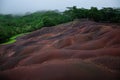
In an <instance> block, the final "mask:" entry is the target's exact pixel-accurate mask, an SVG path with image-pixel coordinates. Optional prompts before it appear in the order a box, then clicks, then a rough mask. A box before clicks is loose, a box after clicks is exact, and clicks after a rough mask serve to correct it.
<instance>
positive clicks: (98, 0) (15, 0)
mask: <svg viewBox="0 0 120 80" xmlns="http://www.w3.org/2000/svg"><path fill="white" fill-rule="evenodd" d="M72 6H77V7H80V8H81V7H83V8H90V7H92V6H93V7H97V8H102V7H120V0H0V13H2V14H24V13H26V12H35V11H40V10H56V9H57V10H59V11H64V10H65V9H66V7H72Z"/></svg>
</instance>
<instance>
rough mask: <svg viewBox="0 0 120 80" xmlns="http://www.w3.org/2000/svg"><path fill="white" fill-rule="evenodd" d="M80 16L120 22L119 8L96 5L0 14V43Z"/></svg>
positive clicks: (8, 41)
mask: <svg viewBox="0 0 120 80" xmlns="http://www.w3.org/2000/svg"><path fill="white" fill-rule="evenodd" d="M82 18H87V19H90V20H95V21H98V22H116V23H120V8H103V9H100V10H98V9H97V8H96V7H91V9H84V8H77V7H76V6H73V7H68V9H67V10H65V11H64V12H59V11H39V12H35V13H28V14H26V15H23V16H18V15H10V14H9V15H3V14H0V43H5V42H6V43H5V44H8V43H12V42H15V38H16V37H17V36H15V35H18V34H22V33H27V32H31V31H34V30H37V29H40V28H42V27H50V26H55V25H58V24H61V23H66V22H69V21H72V20H74V19H82ZM12 36H15V37H12ZM11 37H12V38H11Z"/></svg>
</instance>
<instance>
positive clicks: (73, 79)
mask: <svg viewBox="0 0 120 80" xmlns="http://www.w3.org/2000/svg"><path fill="white" fill-rule="evenodd" d="M119 75H120V25H118V24H112V23H109V24H108V23H96V22H94V21H89V20H75V21H73V22H69V23H65V24H61V25H57V26H53V27H44V28H42V29H40V30H37V31H34V32H31V33H30V34H27V35H25V36H22V37H19V38H17V41H16V42H15V43H13V44H8V45H0V80H119V79H120V77H119Z"/></svg>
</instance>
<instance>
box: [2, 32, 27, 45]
mask: <svg viewBox="0 0 120 80" xmlns="http://www.w3.org/2000/svg"><path fill="white" fill-rule="evenodd" d="M25 34H28V33H22V34H17V35H15V36H13V37H11V38H9V39H8V41H7V42H4V43H2V45H5V44H12V43H14V42H16V38H18V37H20V36H23V35H25Z"/></svg>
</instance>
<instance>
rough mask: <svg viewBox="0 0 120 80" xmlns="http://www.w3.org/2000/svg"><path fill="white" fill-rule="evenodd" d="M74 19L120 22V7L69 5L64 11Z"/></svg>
mask: <svg viewBox="0 0 120 80" xmlns="http://www.w3.org/2000/svg"><path fill="white" fill-rule="evenodd" d="M64 13H65V14H66V15H68V16H71V18H72V19H76V18H77V19H81V18H87V19H90V20H94V21H98V22H112V23H113V22H115V23H120V8H111V7H108V8H102V9H97V8H96V7H91V9H85V8H77V7H76V6H73V7H68V10H66V11H64Z"/></svg>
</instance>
